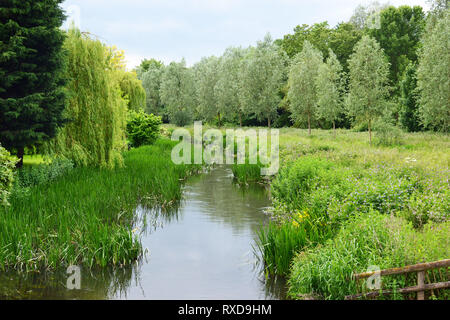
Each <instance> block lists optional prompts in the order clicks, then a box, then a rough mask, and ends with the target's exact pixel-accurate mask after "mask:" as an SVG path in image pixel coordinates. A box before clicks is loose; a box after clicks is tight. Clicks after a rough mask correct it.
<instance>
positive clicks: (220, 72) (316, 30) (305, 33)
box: [136, 1, 450, 132]
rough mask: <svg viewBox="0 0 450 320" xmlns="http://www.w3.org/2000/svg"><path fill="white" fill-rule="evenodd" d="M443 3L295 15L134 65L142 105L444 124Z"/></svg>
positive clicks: (324, 123)
mask: <svg viewBox="0 0 450 320" xmlns="http://www.w3.org/2000/svg"><path fill="white" fill-rule="evenodd" d="M448 25H449V19H448V4H447V2H446V1H434V2H432V10H431V11H430V12H429V13H428V14H426V13H425V12H424V11H423V9H422V8H421V7H420V6H414V7H410V6H400V7H393V6H388V5H380V4H378V3H374V4H372V5H369V6H367V7H364V6H359V7H358V8H357V9H356V10H355V12H354V15H353V16H352V18H351V19H350V21H348V22H343V23H340V24H338V25H337V26H335V27H334V28H331V27H330V26H329V25H328V23H327V22H323V23H317V24H314V25H312V26H308V25H301V26H297V27H296V28H295V29H294V33H293V34H288V35H286V36H284V37H283V38H282V39H278V40H275V41H274V40H273V39H272V38H271V37H270V35H267V36H266V37H265V38H264V39H263V40H262V41H259V42H257V44H256V46H250V47H248V48H242V47H230V48H228V49H226V50H225V52H224V53H223V55H222V56H220V57H215V56H212V57H206V58H203V59H201V61H200V62H198V63H196V64H194V65H193V66H192V67H188V66H187V65H186V62H185V61H184V60H182V61H181V62H171V63H170V64H169V65H167V66H166V65H164V64H163V63H162V62H160V61H157V60H155V59H150V60H144V61H143V62H142V64H141V65H140V66H139V67H138V68H137V69H136V72H137V74H138V78H139V79H141V80H142V83H143V86H144V89H145V91H146V95H147V100H146V111H147V112H149V113H155V114H158V115H161V116H162V117H164V119H165V120H166V121H168V122H171V123H175V124H177V125H186V124H188V123H191V122H192V121H193V120H204V121H208V122H212V123H215V124H218V125H221V124H222V123H223V122H225V121H226V122H230V123H233V124H239V125H241V126H242V125H267V126H269V127H270V126H273V125H275V126H280V127H281V126H292V125H295V126H298V127H307V128H309V131H311V128H312V127H319V128H336V127H344V128H349V127H350V126H352V125H353V124H355V123H360V122H364V123H365V124H366V125H367V127H368V129H369V131H371V129H372V128H371V127H372V126H373V124H374V122H375V121H377V120H378V119H383V121H387V122H390V123H391V124H392V125H398V126H401V127H403V128H404V129H405V130H407V131H420V130H437V131H444V132H448V129H449V109H450V108H449V87H450V86H449V85H448V79H449V74H448V72H449V70H450V68H449V61H450V59H448V52H449V50H448V37H449V34H450V33H449V32H448V27H449V26H448Z"/></svg>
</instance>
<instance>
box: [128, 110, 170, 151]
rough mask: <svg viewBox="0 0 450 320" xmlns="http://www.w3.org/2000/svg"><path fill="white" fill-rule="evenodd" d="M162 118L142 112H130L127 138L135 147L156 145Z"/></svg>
mask: <svg viewBox="0 0 450 320" xmlns="http://www.w3.org/2000/svg"><path fill="white" fill-rule="evenodd" d="M161 123H162V121H161V117H158V116H155V115H152V114H150V115H149V114H146V113H145V112H144V111H142V110H140V111H139V112H136V111H133V110H131V111H129V112H128V120H127V136H128V140H130V144H131V145H132V146H133V147H140V146H143V145H151V144H153V143H155V141H156V139H158V136H159V126H160V125H161Z"/></svg>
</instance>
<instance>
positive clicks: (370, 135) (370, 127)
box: [368, 120, 372, 145]
mask: <svg viewBox="0 0 450 320" xmlns="http://www.w3.org/2000/svg"><path fill="white" fill-rule="evenodd" d="M368 126H369V141H370V145H372V121H371V120H369V125H368Z"/></svg>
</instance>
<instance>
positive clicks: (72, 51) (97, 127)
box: [49, 29, 127, 168]
mask: <svg viewBox="0 0 450 320" xmlns="http://www.w3.org/2000/svg"><path fill="white" fill-rule="evenodd" d="M64 47H65V49H66V50H67V51H68V53H69V54H68V69H67V78H69V79H70V81H69V83H68V85H67V91H68V95H69V101H68V106H67V109H66V115H67V116H68V118H69V119H71V122H70V123H69V124H68V125H66V126H65V127H64V128H63V129H62V130H60V132H59V133H58V135H57V137H56V139H55V140H54V141H52V142H51V143H50V144H49V147H50V148H51V150H52V151H53V152H55V153H56V154H59V155H61V156H63V157H65V158H68V159H70V160H72V161H73V162H74V163H75V164H76V165H84V166H86V165H89V166H98V167H110V168H111V167H114V166H116V165H121V164H122V155H121V153H122V151H123V150H124V148H125V146H126V141H125V126H126V112H127V105H126V101H125V100H124V99H123V98H122V93H121V90H120V88H119V84H118V81H117V72H122V71H121V70H118V69H114V68H115V67H114V66H116V67H117V65H115V64H111V61H110V60H109V59H108V51H109V48H107V47H106V46H105V45H103V44H102V43H101V42H100V41H98V40H92V39H91V38H89V36H88V35H86V34H82V33H81V32H80V31H79V30H77V29H71V30H69V31H68V37H67V40H66V42H65V45H64Z"/></svg>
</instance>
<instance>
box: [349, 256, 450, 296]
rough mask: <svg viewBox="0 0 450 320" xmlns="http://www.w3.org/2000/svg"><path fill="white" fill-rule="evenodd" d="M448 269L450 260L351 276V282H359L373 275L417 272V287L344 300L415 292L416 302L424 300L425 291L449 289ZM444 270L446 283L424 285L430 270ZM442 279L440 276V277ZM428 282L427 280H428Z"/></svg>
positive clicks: (369, 293)
mask: <svg viewBox="0 0 450 320" xmlns="http://www.w3.org/2000/svg"><path fill="white" fill-rule="evenodd" d="M448 267H450V259H447V260H441V261H435V262H429V263H421V264H416V265H412V266H406V267H403V268H393V269H386V270H381V271H373V272H365V273H359V274H354V275H353V280H355V281H359V280H361V279H366V278H369V277H371V276H373V275H375V274H378V275H379V276H380V277H382V276H389V275H395V274H405V275H406V274H408V273H412V272H417V286H414V287H408V288H400V289H397V290H395V291H394V290H377V291H372V292H368V293H360V294H355V295H351V296H346V297H345V299H346V300H355V299H358V298H375V297H378V296H379V295H390V294H393V293H401V294H406V293H412V292H417V300H424V299H425V291H429V290H439V289H448V288H450V281H448V280H449V277H448V273H447V268H448ZM440 268H445V278H446V280H447V281H445V282H439V283H428V284H426V283H425V277H426V275H427V271H428V270H432V269H440ZM441 278H442V275H441ZM428 280H429V278H428Z"/></svg>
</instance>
